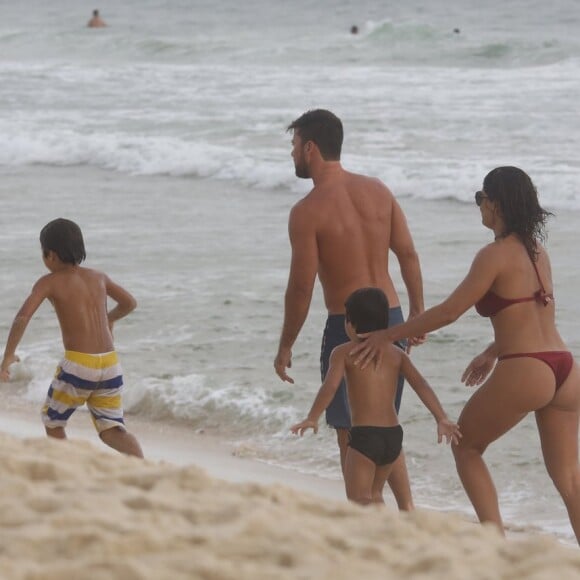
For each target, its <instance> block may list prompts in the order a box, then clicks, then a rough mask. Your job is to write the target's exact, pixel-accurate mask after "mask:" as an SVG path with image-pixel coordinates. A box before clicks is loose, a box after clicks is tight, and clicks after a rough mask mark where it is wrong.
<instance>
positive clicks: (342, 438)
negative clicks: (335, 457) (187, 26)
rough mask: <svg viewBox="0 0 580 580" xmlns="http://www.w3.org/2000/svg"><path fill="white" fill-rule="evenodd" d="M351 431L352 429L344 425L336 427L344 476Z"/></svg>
mask: <svg viewBox="0 0 580 580" xmlns="http://www.w3.org/2000/svg"><path fill="white" fill-rule="evenodd" d="M349 431H350V429H345V428H344V427H337V428H336V442H337V443H338V450H339V452H340V468H341V470H342V476H343V477H344V470H345V466H346V451H347V449H348V441H349Z"/></svg>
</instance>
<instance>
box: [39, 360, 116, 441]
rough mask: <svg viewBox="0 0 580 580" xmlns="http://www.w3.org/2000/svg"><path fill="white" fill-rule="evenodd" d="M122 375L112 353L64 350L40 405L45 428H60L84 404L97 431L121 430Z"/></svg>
mask: <svg viewBox="0 0 580 580" xmlns="http://www.w3.org/2000/svg"><path fill="white" fill-rule="evenodd" d="M122 387H123V374H122V369H121V365H120V364H119V360H118V358H117V353H116V352H107V353H103V354H84V353H82V352H75V351H72V350H67V351H66V352H65V353H64V358H63V359H62V361H61V362H60V364H59V365H58V367H57V368H56V373H55V375H54V379H53V380H52V383H51V384H50V388H49V389H48V394H47V396H46V400H45V402H44V407H43V408H42V413H41V415H42V422H43V423H44V425H45V426H46V427H49V428H54V427H64V426H65V425H66V423H67V421H68V419H69V418H70V416H71V415H72V414H73V413H74V412H75V410H76V409H77V408H78V407H80V406H82V405H84V404H85V403H86V404H87V407H88V409H89V411H90V413H91V417H92V419H93V423H94V425H95V428H96V429H97V431H98V432H99V433H102V432H103V431H106V430H107V429H111V428H112V427H120V428H121V429H123V430H124V429H125V425H124V421H123V405H122V401H121V390H122Z"/></svg>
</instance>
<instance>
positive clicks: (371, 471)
mask: <svg viewBox="0 0 580 580" xmlns="http://www.w3.org/2000/svg"><path fill="white" fill-rule="evenodd" d="M376 469H377V466H376V465H375V464H374V462H373V461H371V460H370V459H369V458H368V457H365V456H364V455H363V454H362V453H361V452H360V451H357V450H356V449H353V448H352V447H349V448H348V449H347V451H346V461H345V466H344V484H345V487H346V497H347V498H348V499H349V500H350V501H354V502H356V503H360V504H362V505H367V504H369V503H372V501H373V497H372V487H373V481H374V479H375V472H376ZM383 485H384V482H383Z"/></svg>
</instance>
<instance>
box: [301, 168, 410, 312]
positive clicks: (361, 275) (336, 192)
mask: <svg viewBox="0 0 580 580" xmlns="http://www.w3.org/2000/svg"><path fill="white" fill-rule="evenodd" d="M395 204H396V202H394V198H393V196H392V194H391V192H390V191H389V189H388V188H387V187H386V186H385V185H384V184H383V183H381V182H380V181H379V180H377V179H373V178H370V177H366V176H363V175H357V174H353V173H349V172H347V171H344V170H342V171H340V172H339V173H338V175H336V176H335V178H334V179H331V180H328V181H327V182H325V183H322V184H321V185H317V186H316V187H315V188H314V189H313V190H312V191H311V192H310V194H309V195H307V196H306V197H305V198H304V199H303V200H302V201H301V202H299V203H298V204H297V205H296V207H295V214H296V215H297V217H298V214H300V217H299V219H305V220H307V221H308V222H309V226H310V228H312V230H314V235H315V237H316V244H317V250H318V252H317V253H318V276H319V279H320V282H321V284H322V288H323V291H324V298H325V303H326V307H327V309H328V311H329V313H330V314H340V313H343V312H344V301H345V300H346V298H347V297H348V296H349V295H350V294H351V293H352V292H353V291H354V290H356V289H357V288H361V287H365V286H375V287H378V288H381V289H382V290H384V292H385V293H386V294H387V297H388V299H389V303H390V304H391V305H393V306H397V305H398V304H399V300H398V298H397V294H396V292H395V288H394V286H393V282H392V280H391V278H390V276H389V274H388V269H387V268H388V253H389V247H390V245H391V238H392V228H391V223H392V218H393V211H394V210H395V209H396V208H395Z"/></svg>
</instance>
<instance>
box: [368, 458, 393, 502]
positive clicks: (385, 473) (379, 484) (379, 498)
mask: <svg viewBox="0 0 580 580" xmlns="http://www.w3.org/2000/svg"><path fill="white" fill-rule="evenodd" d="M393 465H394V463H387V465H381V466H380V467H377V468H376V470H375V478H374V480H373V486H372V498H373V503H385V500H384V498H383V489H384V487H385V483H386V482H387V479H389V476H390V475H391V472H392V471H393Z"/></svg>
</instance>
